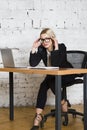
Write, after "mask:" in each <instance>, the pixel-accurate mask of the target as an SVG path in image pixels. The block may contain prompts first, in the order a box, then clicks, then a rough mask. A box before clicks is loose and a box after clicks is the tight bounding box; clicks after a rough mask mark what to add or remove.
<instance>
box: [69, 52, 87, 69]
mask: <svg viewBox="0 0 87 130" xmlns="http://www.w3.org/2000/svg"><path fill="white" fill-rule="evenodd" d="M67 60H68V61H69V62H70V63H71V64H72V66H73V67H74V68H87V52H86V51H80V50H69V51H67Z"/></svg>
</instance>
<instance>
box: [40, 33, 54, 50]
mask: <svg viewBox="0 0 87 130" xmlns="http://www.w3.org/2000/svg"><path fill="white" fill-rule="evenodd" d="M40 42H41V44H42V45H43V46H44V47H45V48H46V49H48V48H50V47H51V46H52V39H51V37H49V36H48V35H47V34H41V36H40Z"/></svg>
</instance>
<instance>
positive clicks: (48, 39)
mask: <svg viewBox="0 0 87 130" xmlns="http://www.w3.org/2000/svg"><path fill="white" fill-rule="evenodd" d="M50 39H51V38H45V39H42V38H40V42H41V44H42V43H44V42H46V43H48V42H50Z"/></svg>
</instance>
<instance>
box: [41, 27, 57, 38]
mask: <svg viewBox="0 0 87 130" xmlns="http://www.w3.org/2000/svg"><path fill="white" fill-rule="evenodd" d="M45 33H46V34H47V35H48V36H49V37H50V38H55V37H56V35H55V33H54V32H53V30H52V29H50V28H45V29H43V30H42V31H41V33H40V36H41V35H42V34H45Z"/></svg>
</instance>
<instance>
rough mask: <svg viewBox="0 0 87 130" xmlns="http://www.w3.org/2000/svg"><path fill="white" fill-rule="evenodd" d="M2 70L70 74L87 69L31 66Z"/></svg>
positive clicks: (85, 71) (4, 69)
mask: <svg viewBox="0 0 87 130" xmlns="http://www.w3.org/2000/svg"><path fill="white" fill-rule="evenodd" d="M0 71H1V72H16V73H26V74H49V75H68V74H85V73H87V69H77V68H68V69H65V68H58V69H40V68H39V69H36V68H35V69H34V68H33V69H30V68H0Z"/></svg>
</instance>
